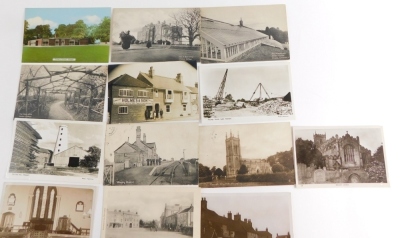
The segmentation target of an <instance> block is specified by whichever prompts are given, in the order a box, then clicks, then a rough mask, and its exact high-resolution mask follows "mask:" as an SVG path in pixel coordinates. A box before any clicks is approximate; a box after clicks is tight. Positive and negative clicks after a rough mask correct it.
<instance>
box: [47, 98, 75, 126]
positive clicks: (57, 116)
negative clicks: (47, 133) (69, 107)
mask: <svg viewBox="0 0 400 238" xmlns="http://www.w3.org/2000/svg"><path fill="white" fill-rule="evenodd" d="M63 103H64V101H56V102H54V103H53V104H51V106H50V111H49V119H54V120H72V121H73V120H75V119H74V117H73V116H72V115H71V114H69V112H67V111H66V110H65V109H64V108H62V106H61V104H63Z"/></svg>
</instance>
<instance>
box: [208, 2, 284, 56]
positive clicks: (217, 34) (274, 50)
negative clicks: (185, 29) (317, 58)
mask: <svg viewBox="0 0 400 238" xmlns="http://www.w3.org/2000/svg"><path fill="white" fill-rule="evenodd" d="M200 39H201V63H221V62H247V61H270V60H288V59H290V54H289V39H288V27H287V18H286V6H285V5H264V6H240V7H214V8H202V9H201V30H200Z"/></svg>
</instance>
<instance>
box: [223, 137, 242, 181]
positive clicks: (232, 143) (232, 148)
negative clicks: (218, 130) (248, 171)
mask: <svg viewBox="0 0 400 238" xmlns="http://www.w3.org/2000/svg"><path fill="white" fill-rule="evenodd" d="M225 146H226V176H227V177H234V176H236V174H237V171H238V170H239V169H240V161H241V160H242V155H241V152H240V138H239V135H238V137H237V138H236V137H235V136H233V135H232V132H230V136H229V137H228V135H226V137H225Z"/></svg>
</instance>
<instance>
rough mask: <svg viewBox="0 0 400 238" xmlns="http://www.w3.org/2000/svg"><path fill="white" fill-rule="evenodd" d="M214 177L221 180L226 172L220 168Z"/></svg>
mask: <svg viewBox="0 0 400 238" xmlns="http://www.w3.org/2000/svg"><path fill="white" fill-rule="evenodd" d="M214 175H215V176H217V177H218V178H220V177H221V176H224V171H222V169H220V168H218V169H216V170H215V172H214Z"/></svg>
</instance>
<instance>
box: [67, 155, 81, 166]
mask: <svg viewBox="0 0 400 238" xmlns="http://www.w3.org/2000/svg"><path fill="white" fill-rule="evenodd" d="M78 166H79V157H69V161H68V167H78Z"/></svg>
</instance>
